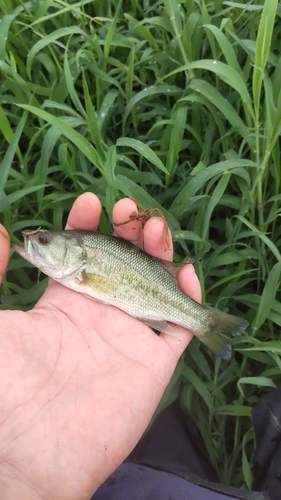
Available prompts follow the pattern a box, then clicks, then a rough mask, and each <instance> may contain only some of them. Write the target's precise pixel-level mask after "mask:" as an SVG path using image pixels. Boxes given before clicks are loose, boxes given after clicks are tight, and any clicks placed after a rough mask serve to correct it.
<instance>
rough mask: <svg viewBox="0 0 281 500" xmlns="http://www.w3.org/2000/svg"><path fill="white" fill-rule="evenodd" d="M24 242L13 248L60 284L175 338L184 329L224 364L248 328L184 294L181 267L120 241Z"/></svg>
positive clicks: (94, 237) (41, 234)
mask: <svg viewBox="0 0 281 500" xmlns="http://www.w3.org/2000/svg"><path fill="white" fill-rule="evenodd" d="M23 237H24V245H23V246H22V245H16V244H13V248H14V250H15V251H16V252H17V253H18V254H19V255H21V256H22V257H23V258H24V259H26V260H27V261H29V262H31V263H32V264H34V265H35V266H36V267H38V268H39V269H41V271H43V272H44V273H45V274H47V275H48V276H50V277H51V278H53V279H54V280H56V281H58V282H59V283H61V284H62V285H64V286H66V287H68V288H70V289H72V290H74V291H76V292H79V293H82V294H84V295H86V296H87V297H90V298H92V299H95V300H98V301H100V302H103V303H105V304H108V305H113V306H115V307H118V308H119V309H121V310H122V311H124V312H126V313H127V314H130V315H131V316H133V317H135V318H137V319H139V320H140V321H142V322H143V323H145V324H147V325H148V326H150V327H152V328H154V329H156V330H159V331H163V332H165V333H169V334H173V335H175V334H176V335H177V334H178V333H177V332H176V330H175V328H174V327H173V326H171V325H170V324H169V323H170V322H171V323H174V324H176V325H180V326H183V327H184V328H187V329H189V330H191V331H192V332H193V333H194V335H196V336H197V337H198V338H199V339H200V340H201V341H202V342H203V343H204V344H205V345H206V346H207V347H208V348H209V349H211V350H212V351H213V352H214V353H216V354H217V355H218V356H220V357H222V358H224V359H228V358H229V357H230V356H231V346H230V345H229V341H230V339H231V337H233V336H234V335H237V334H239V333H241V332H242V331H243V330H244V329H245V328H246V327H247V325H248V322H247V321H246V320H244V319H242V318H239V317H237V316H232V315H230V314H227V313H225V312H221V311H217V310H215V309H210V308H206V307H204V306H202V305H201V304H198V303H197V302H195V301H194V300H192V299H191V298H190V297H188V296H187V295H186V294H185V293H183V292H182V291H181V289H180V288H179V286H178V284H177V280H176V278H175V276H176V273H177V271H178V270H179V269H180V268H181V267H182V266H181V265H179V264H176V263H171V262H168V261H164V260H161V259H156V258H155V257H152V256H150V255H148V254H147V253H145V252H143V251H142V250H141V249H139V248H138V247H136V246H134V245H132V244H131V243H129V242H128V241H126V240H123V239H121V238H117V237H116V236H108V235H104V234H101V233H97V232H88V231H48V230H44V229H37V230H35V231H28V230H27V231H23ZM168 322H169V323H168ZM178 335H179V334H178Z"/></svg>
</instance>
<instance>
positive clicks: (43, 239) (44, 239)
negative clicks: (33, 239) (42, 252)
mask: <svg viewBox="0 0 281 500" xmlns="http://www.w3.org/2000/svg"><path fill="white" fill-rule="evenodd" d="M38 241H39V243H41V245H46V244H47V243H49V241H50V239H49V237H48V235H47V234H40V235H39V236H38Z"/></svg>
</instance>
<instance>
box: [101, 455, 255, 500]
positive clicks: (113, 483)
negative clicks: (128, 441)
mask: <svg viewBox="0 0 281 500" xmlns="http://www.w3.org/2000/svg"><path fill="white" fill-rule="evenodd" d="M241 493H243V492H242V490H241ZM250 495H251V496H249V497H248V498H249V500H262V499H264V498H265V497H263V496H262V495H261V494H260V493H258V492H257V493H254V492H251V493H250ZM237 498H239V497H237V496H235V497H233V496H229V492H228V494H227V495H225V494H223V493H219V492H217V491H212V490H210V489H206V488H203V487H202V486H198V485H196V484H193V483H190V482H189V481H186V479H182V478H181V477H178V476H175V475H174V474H170V473H169V472H163V471H160V470H156V469H152V468H151V467H146V466H144V465H137V464H130V463H126V462H124V463H123V464H122V465H120V467H118V469H117V470H116V471H115V472H114V473H113V474H112V475H111V476H110V477H109V478H108V479H107V480H106V481H105V483H104V484H102V486H101V487H100V488H99V489H98V490H97V491H96V493H95V494H94V496H93V497H92V500H232V499H233V500H234V499H237ZM240 498H241V497H240ZM242 498H245V497H242Z"/></svg>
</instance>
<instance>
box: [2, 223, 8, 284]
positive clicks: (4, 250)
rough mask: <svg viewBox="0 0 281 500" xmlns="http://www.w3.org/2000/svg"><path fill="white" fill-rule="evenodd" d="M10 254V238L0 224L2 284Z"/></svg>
mask: <svg viewBox="0 0 281 500" xmlns="http://www.w3.org/2000/svg"><path fill="white" fill-rule="evenodd" d="M9 256H10V239H9V235H8V232H7V230H6V229H5V228H4V226H2V225H1V224H0V285H1V283H2V279H3V276H4V274H5V271H6V267H7V265H8V262H9Z"/></svg>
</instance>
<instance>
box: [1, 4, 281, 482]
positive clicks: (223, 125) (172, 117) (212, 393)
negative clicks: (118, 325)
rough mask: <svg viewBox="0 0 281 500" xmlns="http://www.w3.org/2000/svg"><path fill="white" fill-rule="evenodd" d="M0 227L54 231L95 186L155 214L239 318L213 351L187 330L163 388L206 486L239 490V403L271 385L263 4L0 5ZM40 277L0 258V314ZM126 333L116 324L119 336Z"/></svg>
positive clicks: (272, 185)
mask: <svg viewBox="0 0 281 500" xmlns="http://www.w3.org/2000/svg"><path fill="white" fill-rule="evenodd" d="M0 12H1V23H0V71H1V73H0V79H1V86H0V129H1V137H0V141H1V150H0V151H1V153H0V154H1V166H0V221H1V222H2V223H3V224H4V225H5V226H6V227H7V228H8V229H9V230H10V231H11V233H16V234H17V235H18V236H20V231H21V230H22V229H24V228H26V227H29V228H30V227H32V226H34V227H37V226H38V225H42V226H44V227H49V228H56V229H60V228H62V227H63V225H64V221H65V218H66V215H67V213H68V211H69V208H70V206H71V204H72V203H73V201H74V199H75V198H76V197H77V195H78V194H80V193H83V192H85V191H92V192H94V193H96V194H97V195H98V196H99V198H100V200H101V203H102V206H103V214H102V218H101V224H100V230H101V231H102V232H105V233H110V232H111V231H112V228H111V223H110V219H111V210H112V206H113V204H114V203H115V202H116V200H118V199H119V198H121V197H124V196H132V197H134V198H135V199H136V200H137V201H138V202H139V204H140V205H141V206H142V208H144V209H145V208H152V207H158V208H160V209H161V210H162V211H163V212H164V214H165V216H166V217H167V220H168V223H169V225H170V228H171V230H172V233H173V238H174V241H175V259H176V260H177V261H180V260H182V259H183V258H184V257H185V256H186V255H187V254H190V255H191V256H192V257H194V258H195V266H196V270H197V272H198V274H199V277H200V279H201V284H202V287H203V297H204V303H206V304H208V305H212V306H214V307H216V308H219V309H221V310H224V311H229V312H231V313H234V314H237V315H240V316H243V317H245V318H247V319H248V320H249V323H250V327H249V329H248V334H245V335H242V336H240V337H239V338H237V339H235V354H234V356H233V359H232V360H231V361H230V362H225V361H222V360H220V359H218V358H216V357H215V356H214V355H212V354H211V353H210V352H208V351H207V350H206V349H205V348H204V347H203V346H202V345H199V343H198V342H197V341H196V340H194V341H193V342H192V344H191V346H190V348H189V349H188V350H187V352H186V354H185V356H184V358H183V359H182V360H181V362H180V363H179V366H178V369H177V371H176V373H175V376H174V378H173V380H172V382H171V384H170V386H169V388H168V390H167V392H166V394H165V396H164V398H163V401H162V404H161V408H162V407H163V406H165V405H166V404H167V403H168V402H169V401H171V400H172V399H174V398H175V397H176V396H177V395H178V394H179V396H180V398H181V402H182V406H183V408H184V409H185V410H186V411H188V412H189V413H190V414H191V415H192V416H194V417H195V418H196V422H197V425H198V426H199V429H200V431H201V433H202V436H203V438H204V441H205V443H206V446H207V449H208V451H209V454H210V456H211V459H212V462H213V464H214V466H215V468H216V470H217V471H218V473H219V477H220V480H221V481H222V482H224V483H228V484H232V485H236V486H246V487H248V488H250V487H251V481H252V476H251V464H252V459H253V453H254V449H255V442H254V432H253V426H252V420H251V408H252V406H253V405H254V404H255V403H256V402H257V401H258V399H259V398H260V397H261V396H262V394H264V392H268V391H269V390H270V388H272V387H275V385H277V384H280V382H281V376H280V374H281V360H280V353H281V342H280V335H279V331H280V326H281V305H280V298H281V293H280V273H281V254H280V246H281V224H280V215H281V192H280V131H281V85H280V82H281V58H280V46H281V38H280V31H281V23H280V16H281V5H280V3H279V2H278V1H277V0H265V1H263V0H251V1H246V0H244V2H243V1H241V0H237V1H235V2H233V1H223V0H209V1H208V0H157V1H149V0H108V1H106V2H105V1H104V0H96V1H93V0H81V1H77V2H76V1H67V2H65V1H62V0H36V1H35V0H33V1H24V0H22V1H21V2H20V1H17V0H0ZM45 286H46V280H45V279H44V280H41V279H39V276H38V273H37V271H36V270H34V269H33V268H32V267H31V266H30V264H28V263H27V262H23V261H22V260H21V259H19V258H18V257H17V256H16V255H13V256H12V259H11V261H10V265H9V270H8V273H7V276H6V280H5V281H4V282H3V286H2V288H1V305H0V307H1V308H21V309H26V308H29V307H30V306H31V305H32V304H33V303H34V301H36V300H37V299H38V297H39V296H40V295H41V294H42V291H43V290H44V287H45ZM132 333H133V332H132Z"/></svg>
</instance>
